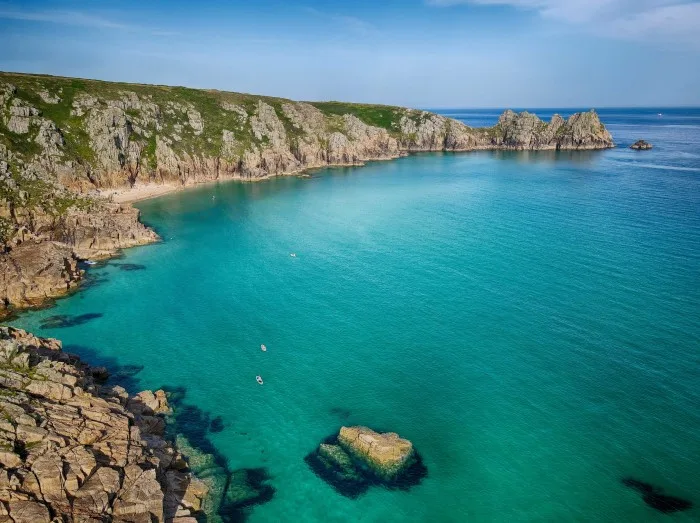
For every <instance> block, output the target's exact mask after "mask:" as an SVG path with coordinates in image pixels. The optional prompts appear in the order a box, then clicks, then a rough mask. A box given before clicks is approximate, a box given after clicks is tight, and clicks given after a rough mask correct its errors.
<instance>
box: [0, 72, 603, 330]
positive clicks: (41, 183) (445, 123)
mask: <svg viewBox="0 0 700 523" xmlns="http://www.w3.org/2000/svg"><path fill="white" fill-rule="evenodd" d="M613 146H614V144H613V140H612V137H611V135H610V133H609V132H608V131H607V130H606V129H605V126H604V125H603V124H602V123H601V122H600V120H599V118H598V116H597V114H596V113H595V112H593V111H590V112H585V113H577V114H574V115H572V116H571V117H570V118H569V119H568V120H564V119H563V118H562V117H560V116H558V115H555V116H554V117H553V118H552V120H551V121H550V122H548V123H547V122H543V121H542V120H540V119H539V118H538V117H537V116H535V115H534V114H530V113H527V112H522V113H515V112H513V111H506V112H505V113H503V115H502V116H501V117H500V119H499V120H498V123H497V124H496V125H495V126H494V127H491V128H482V129H477V128H471V127H468V126H466V125H464V124H462V123H461V122H458V121H456V120H453V119H450V118H446V117H444V116H441V115H438V114H434V113H430V112H426V111H419V110H414V109H407V108H402V107H393V106H382V105H366V104H349V103H340V102H320V103H317V102H308V103H307V102H294V101H291V100H285V99H281V98H271V97H264V96H254V95H246V94H239V93H229V92H221V91H211V90H196V89H187V88H182V87H167V86H154V85H140V84H124V83H112V82H101V81H95V80H83V79H76V78H61V77H51V76H41V75H26V74H17V73H0V272H1V273H2V274H1V275H0V317H2V316H6V315H8V314H9V313H10V312H11V311H12V310H14V309H19V308H23V307H33V306H39V305H42V304H43V303H44V302H45V301H46V300H47V299H51V298H53V297H56V296H59V295H61V294H64V293H66V292H69V291H70V290H71V289H73V288H75V286H76V285H78V284H79V282H80V280H81V278H82V273H81V270H80V268H79V267H78V265H77V261H78V260H80V259H96V258H102V257H107V256H111V255H113V254H114V253H115V252H116V251H117V250H118V249H122V248H125V247H131V246H134V245H143V244H146V243H150V242H153V241H156V240H157V239H158V238H157V236H156V234H155V233H154V232H153V231H151V230H149V229H147V228H146V227H144V226H143V225H142V224H141V223H140V222H139V219H138V218H139V217H138V211H136V210H135V209H134V208H132V207H131V206H130V205H128V204H119V203H113V202H116V201H122V202H123V201H127V200H132V199H138V198H140V197H147V196H150V195H154V194H162V193H164V192H167V191H169V190H176V189H178V188H182V187H186V186H190V185H193V184H197V183H203V182H212V181H218V180H229V179H238V180H259V179H262V178H266V177H270V176H278V175H291V174H297V173H300V172H302V171H305V170H307V169H313V168H320V167H326V166H340V165H361V164H362V163H364V162H367V161H371V160H388V159H392V158H397V157H399V156H402V155H405V154H408V153H411V152H417V151H474V150H486V149H499V150H560V149H561V150H564V149H566V150H578V149H602V148H607V147H613Z"/></svg>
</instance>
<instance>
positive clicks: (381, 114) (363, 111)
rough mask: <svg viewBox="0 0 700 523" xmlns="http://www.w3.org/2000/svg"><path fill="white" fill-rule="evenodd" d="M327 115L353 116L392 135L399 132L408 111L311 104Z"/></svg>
mask: <svg viewBox="0 0 700 523" xmlns="http://www.w3.org/2000/svg"><path fill="white" fill-rule="evenodd" d="M310 103H311V105H313V106H314V107H316V108H317V109H319V110H320V111H321V112H323V113H325V114H327V115H337V116H343V115H346V114H352V115H354V116H356V117H357V118H359V119H360V120H362V121H363V122H364V123H366V124H368V125H373V126H375V127H381V128H383V129H386V130H387V131H389V132H391V133H398V132H399V123H400V121H401V117H402V116H403V115H404V114H406V110H405V109H402V108H401V107H394V106H391V105H369V104H353V103H344V102H310Z"/></svg>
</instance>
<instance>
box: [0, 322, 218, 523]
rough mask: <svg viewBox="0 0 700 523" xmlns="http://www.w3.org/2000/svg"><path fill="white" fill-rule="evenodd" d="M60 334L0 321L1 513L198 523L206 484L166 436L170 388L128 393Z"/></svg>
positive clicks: (48, 519)
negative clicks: (64, 345)
mask: <svg viewBox="0 0 700 523" xmlns="http://www.w3.org/2000/svg"><path fill="white" fill-rule="evenodd" d="M101 377H104V370H103V369H91V368H90V367H88V366H87V365H85V364H84V363H82V362H81V361H80V360H79V359H78V358H77V356H73V355H70V354H67V353H64V352H62V350H61V343H60V342H59V341H58V340H54V339H42V338H38V337H36V336H33V335H31V334H28V333H27V332H25V331H22V330H19V329H14V328H11V327H0V522H3V523H4V522H8V523H58V522H62V523H78V522H81V523H83V522H84V523H98V522H113V523H127V522H130V523H141V522H142V523H154V522H172V523H196V519H195V518H194V515H196V514H197V513H198V512H199V511H200V510H201V508H202V503H203V500H204V499H205V496H206V493H207V487H206V485H205V484H204V483H202V482H201V481H199V480H197V479H195V478H194V477H193V476H192V474H191V473H190V471H189V469H188V464H187V461H186V460H185V458H184V457H183V456H182V455H181V454H180V453H179V452H178V450H177V449H176V448H175V447H174V446H173V445H172V444H171V443H169V442H168V441H166V440H165V439H164V438H163V434H164V430H165V421H164V419H163V414H165V413H167V412H168V411H169V407H168V403H167V399H166V396H165V394H164V392H163V391H156V392H155V393H154V392H150V391H146V392H142V393H140V394H138V395H136V396H129V395H128V394H127V392H126V391H125V390H124V389H123V388H121V387H119V386H104V385H100V384H98V383H97V379H99V378H101Z"/></svg>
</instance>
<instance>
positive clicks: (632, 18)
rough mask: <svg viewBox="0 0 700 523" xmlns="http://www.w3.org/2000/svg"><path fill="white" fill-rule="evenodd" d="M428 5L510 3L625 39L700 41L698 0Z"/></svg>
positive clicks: (444, 0) (482, 1)
mask: <svg viewBox="0 0 700 523" xmlns="http://www.w3.org/2000/svg"><path fill="white" fill-rule="evenodd" d="M426 3H427V4H428V5H432V6H437V7H448V6H456V5H460V4H462V5H464V4H470V5H482V6H488V5H490V6H509V7H513V8H516V9H521V10H527V11H533V12H536V13H538V14H539V15H541V16H542V17H544V18H548V19H553V20H559V21H563V22H567V23H570V24H578V25H581V26H584V27H586V28H587V29H589V30H590V31H592V32H595V33H597V34H602V35H605V36H613V37H618V38H625V39H634V40H643V39H663V40H667V41H677V42H682V43H696V44H698V45H700V30H699V29H700V2H698V1H697V0H689V1H685V2H684V1H682V0H680V1H679V0H426Z"/></svg>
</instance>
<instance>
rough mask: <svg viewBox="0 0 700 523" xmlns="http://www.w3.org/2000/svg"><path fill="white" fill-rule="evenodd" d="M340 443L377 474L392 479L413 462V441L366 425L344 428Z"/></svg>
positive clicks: (341, 431)
mask: <svg viewBox="0 0 700 523" xmlns="http://www.w3.org/2000/svg"><path fill="white" fill-rule="evenodd" d="M338 443H339V444H340V445H341V446H342V447H343V449H345V451H347V452H348V453H350V454H351V455H352V456H353V457H354V458H355V459H356V460H358V461H360V462H361V463H362V464H363V465H365V466H366V467H367V468H369V469H371V470H372V471H373V472H374V473H375V474H377V476H379V477H381V478H384V479H386V480H392V479H394V478H396V477H397V476H398V475H399V474H401V473H402V472H403V471H404V470H405V469H406V468H407V467H408V466H410V465H411V463H412V460H411V458H412V457H413V444H412V443H411V442H410V441H408V440H407V439H402V438H400V437H399V435H398V434H396V433H394V432H387V433H385V434H380V433H378V432H375V431H373V430H372V429H369V428H367V427H341V429H340V434H339V435H338Z"/></svg>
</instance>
